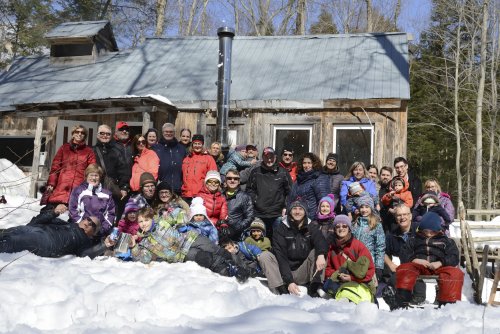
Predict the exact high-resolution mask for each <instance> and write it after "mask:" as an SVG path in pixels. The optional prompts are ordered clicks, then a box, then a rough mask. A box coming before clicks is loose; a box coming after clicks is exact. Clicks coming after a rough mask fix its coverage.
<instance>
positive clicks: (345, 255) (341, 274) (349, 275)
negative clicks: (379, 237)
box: [324, 215, 377, 304]
mask: <svg viewBox="0 0 500 334" xmlns="http://www.w3.org/2000/svg"><path fill="white" fill-rule="evenodd" d="M333 225H334V228H335V236H334V238H333V240H330V242H331V244H330V250H329V252H328V258H327V262H326V263H327V264H326V269H325V278H326V281H325V284H324V290H325V291H326V292H327V293H328V295H329V296H330V297H333V298H337V299H340V298H343V297H345V298H348V299H349V300H351V301H352V302H355V303H356V304H357V303H358V302H360V301H369V302H373V301H374V300H375V299H374V295H375V291H376V287H377V279H376V277H375V265H374V263H373V259H372V256H371V254H370V251H369V250H368V249H367V248H366V246H365V245H364V244H363V243H362V242H361V241H359V240H357V239H354V237H353V236H352V233H351V230H352V224H351V219H350V218H349V217H348V216H346V215H338V216H337V217H335V219H334V221H333ZM353 291H354V293H351V292H353Z"/></svg>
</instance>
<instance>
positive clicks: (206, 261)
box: [106, 208, 249, 282]
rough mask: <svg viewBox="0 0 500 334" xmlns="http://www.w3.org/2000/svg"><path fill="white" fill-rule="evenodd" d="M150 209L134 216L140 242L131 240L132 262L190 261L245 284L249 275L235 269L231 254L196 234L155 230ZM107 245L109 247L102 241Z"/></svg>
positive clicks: (152, 213)
mask: <svg viewBox="0 0 500 334" xmlns="http://www.w3.org/2000/svg"><path fill="white" fill-rule="evenodd" d="M153 217H154V212H153V210H152V209H151V208H143V209H141V210H139V212H138V222H139V227H140V233H141V234H142V240H141V242H139V243H136V242H135V241H134V239H131V243H130V248H131V254H132V258H133V260H134V261H141V262H142V263H145V264H148V263H150V262H151V261H165V262H168V263H177V262H186V261H194V262H196V263H197V264H198V265H200V266H202V267H205V268H208V269H210V270H211V271H213V272H215V273H218V274H220V275H223V276H230V277H232V276H234V277H236V279H237V280H238V281H239V282H245V281H246V280H247V279H248V277H249V272H248V270H246V269H245V268H243V267H240V266H238V265H236V263H235V262H234V261H233V259H232V256H231V254H230V253H229V252H228V251H226V250H225V249H223V248H220V247H219V246H217V245H216V244H214V243H213V242H212V241H210V240H209V239H208V238H206V237H204V236H202V235H200V234H199V233H198V231H196V230H190V231H187V232H186V233H181V232H179V231H178V230H177V229H176V228H175V227H172V226H167V227H163V226H159V225H158V224H156V223H155V222H154V220H153ZM106 243H107V244H113V242H112V241H110V240H109V237H108V238H107V239H106Z"/></svg>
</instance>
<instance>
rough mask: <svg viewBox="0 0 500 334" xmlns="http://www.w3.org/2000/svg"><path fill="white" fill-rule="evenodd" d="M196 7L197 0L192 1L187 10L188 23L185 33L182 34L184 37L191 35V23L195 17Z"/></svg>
mask: <svg viewBox="0 0 500 334" xmlns="http://www.w3.org/2000/svg"><path fill="white" fill-rule="evenodd" d="M197 6H198V0H193V2H192V3H191V9H190V10H189V17H188V23H187V26H186V31H185V33H184V35H186V36H190V35H192V34H193V31H192V30H193V21H194V17H195V15H196V7H197Z"/></svg>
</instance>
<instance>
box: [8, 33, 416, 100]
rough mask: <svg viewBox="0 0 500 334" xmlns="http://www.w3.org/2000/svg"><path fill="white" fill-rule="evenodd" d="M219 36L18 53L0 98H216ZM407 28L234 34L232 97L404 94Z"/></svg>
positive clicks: (406, 90) (330, 97) (323, 97)
mask: <svg viewBox="0 0 500 334" xmlns="http://www.w3.org/2000/svg"><path fill="white" fill-rule="evenodd" d="M218 45H219V41H218V39H217V38H216V37H187V38H165V39H149V40H147V41H146V43H145V44H144V45H143V46H142V47H140V48H138V49H135V50H133V52H131V53H129V54H127V53H116V54H112V55H111V56H107V57H102V58H99V61H98V62H97V63H96V64H89V65H82V66H72V67H59V68H56V67H51V66H49V65H48V58H47V57H42V58H31V59H26V58H25V59H23V60H22V61H18V62H16V63H15V64H14V65H13V66H12V68H11V70H10V71H9V72H7V73H6V74H4V75H3V76H2V77H0V106H3V105H6V104H11V103H13V102H16V103H19V102H20V101H23V102H26V103H31V102H42V101H48V100H50V101H68V99H96V98H106V97H111V96H123V95H141V96H144V95H147V94H158V95H162V96H165V97H167V98H169V99H170V100H171V101H172V102H173V103H174V104H176V102H179V101H193V102H197V101H216V99H217V86H216V84H215V83H216V81H217V71H218V67H217V62H218ZM408 71H409V64H408V49H407V39H406V34H403V33H399V34H398V33H391V34H375V35H373V34H359V35H325V36H281V37H236V38H235V39H234V41H233V58H232V86H231V95H230V97H231V100H233V101H234V100H269V99H273V100H284V101H285V100H289V101H313V100H314V101H321V100H335V99H382V98H397V99H409V97H410V95H409V80H408V76H409V73H408Z"/></svg>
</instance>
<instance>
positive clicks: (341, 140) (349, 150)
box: [333, 125, 373, 174]
mask: <svg viewBox="0 0 500 334" xmlns="http://www.w3.org/2000/svg"><path fill="white" fill-rule="evenodd" d="M333 151H334V152H335V153H337V154H338V156H339V161H338V165H339V168H340V171H341V173H344V174H346V173H347V171H348V170H349V168H350V167H351V165H352V163H353V162H355V161H361V162H364V163H365V164H366V165H369V164H371V163H372V162H373V126H371V125H334V127H333Z"/></svg>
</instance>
